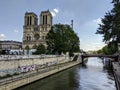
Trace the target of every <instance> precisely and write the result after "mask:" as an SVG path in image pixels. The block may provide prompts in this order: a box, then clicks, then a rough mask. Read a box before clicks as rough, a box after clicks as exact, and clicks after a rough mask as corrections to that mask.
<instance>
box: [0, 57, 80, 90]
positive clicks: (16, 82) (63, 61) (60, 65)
mask: <svg viewBox="0 0 120 90" xmlns="http://www.w3.org/2000/svg"><path fill="white" fill-rule="evenodd" d="M22 60H23V61H22ZM25 60H26V59H21V60H18V61H15V60H13V61H11V60H9V61H10V62H12V63H13V62H15V63H14V64H13V65H14V68H16V67H17V68H18V66H19V68H20V67H22V66H23V65H24V66H26V65H33V64H34V65H38V64H39V63H40V61H42V65H40V66H35V69H34V70H31V71H27V72H24V73H23V72H20V73H19V75H15V76H12V77H8V78H5V79H1V80H0V90H11V89H15V88H18V87H20V86H23V85H26V84H29V83H31V82H34V81H36V80H39V79H42V78H45V77H47V76H50V75H52V74H55V73H57V72H60V71H62V70H65V69H67V68H70V67H72V66H75V65H77V64H79V63H81V61H82V60H81V57H80V56H78V57H77V58H76V60H74V58H69V57H67V56H60V57H51V58H48V57H47V58H41V59H40V58H39V60H38V58H36V59H35V58H32V59H29V58H28V59H27V61H25ZM43 60H44V61H43ZM3 61H4V60H3ZM20 61H21V62H22V63H21V62H20ZM55 61H56V63H54V64H52V63H53V62H55ZM10 62H9V63H10ZM18 62H19V64H18ZM28 62H29V63H28ZM33 62H34V63H33ZM7 63H8V62H7ZM26 63H27V64H26ZM4 64H5V61H4ZM46 65H47V66H46ZM7 67H11V68H13V66H11V65H10V64H9V66H7ZM3 69H6V68H5V67H4V68H3Z"/></svg>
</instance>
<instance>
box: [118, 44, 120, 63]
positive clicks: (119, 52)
mask: <svg viewBox="0 0 120 90" xmlns="http://www.w3.org/2000/svg"><path fill="white" fill-rule="evenodd" d="M118 55H119V57H118V62H119V64H120V43H118Z"/></svg>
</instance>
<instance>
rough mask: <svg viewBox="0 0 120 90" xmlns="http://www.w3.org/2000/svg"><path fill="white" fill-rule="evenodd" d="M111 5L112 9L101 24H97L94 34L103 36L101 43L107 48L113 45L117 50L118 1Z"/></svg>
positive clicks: (119, 23)
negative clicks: (106, 45) (105, 44)
mask: <svg viewBox="0 0 120 90" xmlns="http://www.w3.org/2000/svg"><path fill="white" fill-rule="evenodd" d="M112 3H113V5H114V7H113V9H112V10H111V11H109V12H107V13H106V14H105V16H104V18H102V24H99V28H98V30H97V32H96V34H101V35H103V41H104V42H105V43H107V44H108V46H112V45H111V44H114V45H115V47H116V48H117V43H120V1H119V0H113V1H112ZM109 48H111V47H109Z"/></svg>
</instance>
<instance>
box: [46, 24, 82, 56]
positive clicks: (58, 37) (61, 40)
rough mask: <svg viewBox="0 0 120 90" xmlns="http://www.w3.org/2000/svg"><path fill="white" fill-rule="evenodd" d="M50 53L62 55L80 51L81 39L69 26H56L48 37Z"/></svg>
mask: <svg viewBox="0 0 120 90" xmlns="http://www.w3.org/2000/svg"><path fill="white" fill-rule="evenodd" d="M46 39H47V41H46V42H47V45H48V51H49V52H51V53H58V54H61V53H62V52H63V53H66V52H70V53H72V52H77V51H79V50H80V49H79V42H80V41H79V37H78V36H77V34H76V33H75V32H74V31H73V30H72V28H71V27H70V26H69V25H64V24H55V25H53V26H52V28H51V30H50V31H49V33H48V34H47V36H46Z"/></svg>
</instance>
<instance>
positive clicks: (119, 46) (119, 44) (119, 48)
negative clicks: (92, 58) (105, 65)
mask: <svg viewBox="0 0 120 90" xmlns="http://www.w3.org/2000/svg"><path fill="white" fill-rule="evenodd" d="M118 51H119V54H120V43H118Z"/></svg>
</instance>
